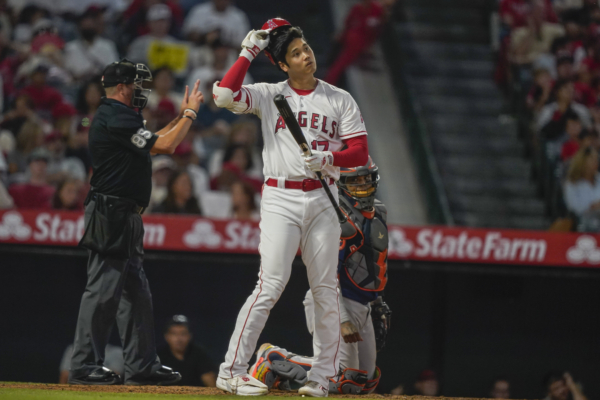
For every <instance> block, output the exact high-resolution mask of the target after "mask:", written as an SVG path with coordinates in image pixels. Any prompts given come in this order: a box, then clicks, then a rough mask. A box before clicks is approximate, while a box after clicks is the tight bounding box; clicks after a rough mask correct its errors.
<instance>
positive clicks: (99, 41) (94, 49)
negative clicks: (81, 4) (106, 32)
mask: <svg viewBox="0 0 600 400" xmlns="http://www.w3.org/2000/svg"><path fill="white" fill-rule="evenodd" d="M103 18H104V12H103V11H102V9H100V8H98V7H97V6H90V7H88V9H87V10H86V11H85V12H84V13H83V14H82V15H81V16H80V17H79V24H78V27H79V35H80V38H79V39H76V40H73V41H70V42H68V43H67V45H66V46H65V66H66V67H67V68H68V69H69V71H70V72H71V73H72V74H73V77H74V78H75V79H76V80H83V79H89V78H90V77H93V76H97V75H100V74H101V73H102V71H103V70H104V67H105V66H106V64H107V63H110V62H113V61H118V58H119V55H118V53H117V48H116V46H115V44H114V43H113V42H112V41H110V40H108V39H104V38H102V37H100V34H101V32H102V28H103V20H102V19H103Z"/></svg>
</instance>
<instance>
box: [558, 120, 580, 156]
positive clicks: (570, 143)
mask: <svg viewBox="0 0 600 400" xmlns="http://www.w3.org/2000/svg"><path fill="white" fill-rule="evenodd" d="M565 131H566V137H567V140H566V141H565V142H564V143H563V145H562V148H561V151H560V159H561V160H562V161H563V162H564V161H567V160H569V159H571V157H573V156H574V155H575V153H577V151H578V150H579V146H580V136H581V132H582V131H583V129H582V127H581V121H579V117H578V116H577V114H575V113H570V114H569V116H568V117H567V124H566V128H565Z"/></svg>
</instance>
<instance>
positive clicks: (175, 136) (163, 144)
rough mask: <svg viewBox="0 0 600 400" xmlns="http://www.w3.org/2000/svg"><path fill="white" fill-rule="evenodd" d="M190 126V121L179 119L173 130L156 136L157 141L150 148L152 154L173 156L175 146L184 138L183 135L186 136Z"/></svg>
mask: <svg viewBox="0 0 600 400" xmlns="http://www.w3.org/2000/svg"><path fill="white" fill-rule="evenodd" d="M191 126H192V120H191V119H189V118H180V119H179V121H178V122H177V123H176V124H175V126H174V127H173V128H171V129H170V130H169V131H168V132H166V133H163V134H161V135H159V136H158V139H157V140H156V142H155V143H154V146H153V147H152V153H156V154H173V153H174V152H175V149H176V148H177V146H179V144H180V143H181V142H182V141H183V139H184V138H185V135H187V133H188V131H189V130H190V127H191Z"/></svg>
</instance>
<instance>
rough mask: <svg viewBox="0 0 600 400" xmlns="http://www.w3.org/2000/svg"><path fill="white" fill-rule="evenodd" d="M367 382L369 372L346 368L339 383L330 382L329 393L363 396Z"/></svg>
mask: <svg viewBox="0 0 600 400" xmlns="http://www.w3.org/2000/svg"><path fill="white" fill-rule="evenodd" d="M367 381H368V378H367V371H361V370H359V369H352V368H346V369H345V370H343V371H342V374H341V375H340V377H339V379H338V380H337V382H336V381H333V380H330V381H329V393H341V394H362V393H363V390H364V387H365V384H366V383H367Z"/></svg>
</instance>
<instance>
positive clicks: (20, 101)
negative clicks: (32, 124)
mask: <svg viewBox="0 0 600 400" xmlns="http://www.w3.org/2000/svg"><path fill="white" fill-rule="evenodd" d="M34 107H35V105H34V104H33V101H32V100H31V97H29V96H28V95H27V94H25V93H21V94H20V95H19V96H17V98H16V99H15V100H14V103H13V107H12V109H11V110H10V111H8V112H7V113H5V114H4V119H3V120H2V123H0V128H2V129H8V130H9V131H11V132H12V133H13V134H14V135H15V136H17V134H18V133H19V131H20V130H21V127H22V126H23V124H24V123H25V121H27V120H33V119H35V118H37V116H36V114H35V111H33V109H34Z"/></svg>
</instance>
